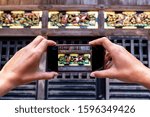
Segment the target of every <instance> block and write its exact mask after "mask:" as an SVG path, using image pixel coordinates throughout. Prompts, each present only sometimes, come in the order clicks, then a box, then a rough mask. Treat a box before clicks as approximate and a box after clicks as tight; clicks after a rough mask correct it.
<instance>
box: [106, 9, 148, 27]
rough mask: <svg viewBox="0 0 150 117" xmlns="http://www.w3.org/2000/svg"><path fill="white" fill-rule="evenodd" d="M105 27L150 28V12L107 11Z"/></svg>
mask: <svg viewBox="0 0 150 117" xmlns="http://www.w3.org/2000/svg"><path fill="white" fill-rule="evenodd" d="M104 14H105V16H104V17H105V28H106V29H114V28H124V29H137V28H144V29H150V12H143V11H135V12H122V11H121V12H118V11H117V12H105V13H104Z"/></svg>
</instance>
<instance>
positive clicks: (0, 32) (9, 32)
mask: <svg viewBox="0 0 150 117" xmlns="http://www.w3.org/2000/svg"><path fill="white" fill-rule="evenodd" d="M41 32H42V29H0V36H37V35H42V34H41Z"/></svg>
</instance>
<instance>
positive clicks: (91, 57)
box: [47, 44, 104, 72]
mask: <svg viewBox="0 0 150 117" xmlns="http://www.w3.org/2000/svg"><path fill="white" fill-rule="evenodd" d="M103 61H104V49H103V47H101V46H95V47H92V46H90V45H86V44H78V45H74V44H67V45H65V44H62V45H61V44H60V45H58V46H53V47H48V54H47V68H48V71H59V72H91V71H93V70H98V69H101V68H102V66H103Z"/></svg>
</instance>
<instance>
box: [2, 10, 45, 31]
mask: <svg viewBox="0 0 150 117" xmlns="http://www.w3.org/2000/svg"><path fill="white" fill-rule="evenodd" d="M41 17H42V11H0V28H41V27H42V21H41Z"/></svg>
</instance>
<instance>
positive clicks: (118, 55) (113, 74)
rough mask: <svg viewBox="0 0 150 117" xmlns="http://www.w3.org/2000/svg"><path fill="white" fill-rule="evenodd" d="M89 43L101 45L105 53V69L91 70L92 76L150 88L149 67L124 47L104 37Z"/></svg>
mask: <svg viewBox="0 0 150 117" xmlns="http://www.w3.org/2000/svg"><path fill="white" fill-rule="evenodd" d="M89 44H90V45H102V46H103V47H104V48H105V49H106V53H107V54H106V56H105V65H104V68H105V69H104V70H102V71H95V72H92V73H91V76H92V77H97V78H117V79H118V80H121V81H125V82H131V83H139V84H143V85H144V86H146V87H148V88H150V69H148V68H147V67H146V66H144V65H143V64H142V63H141V62H140V61H139V60H138V59H136V58H135V57H134V56H133V55H132V54H130V53H129V52H128V51H127V50H126V49H125V48H124V47H122V46H120V45H117V44H114V43H112V42H111V41H110V40H109V39H107V38H106V37H103V38H100V39H97V40H94V41H91V42H89ZM148 82H149V83H148Z"/></svg>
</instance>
